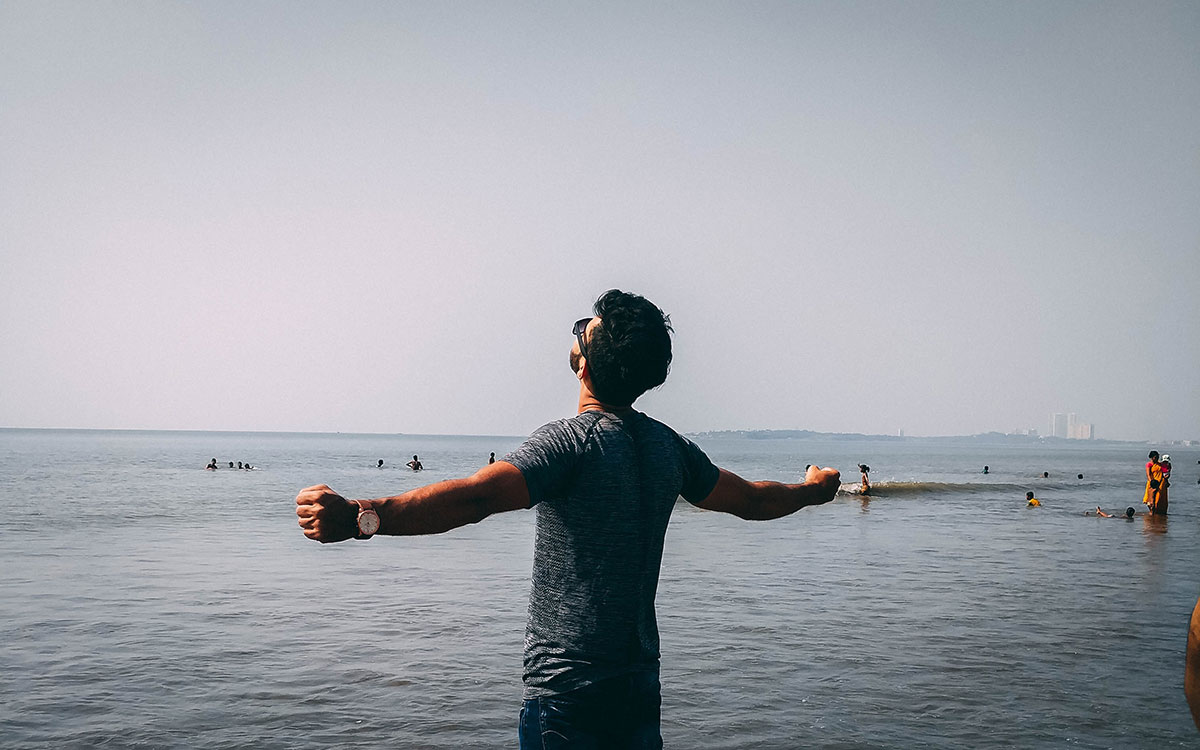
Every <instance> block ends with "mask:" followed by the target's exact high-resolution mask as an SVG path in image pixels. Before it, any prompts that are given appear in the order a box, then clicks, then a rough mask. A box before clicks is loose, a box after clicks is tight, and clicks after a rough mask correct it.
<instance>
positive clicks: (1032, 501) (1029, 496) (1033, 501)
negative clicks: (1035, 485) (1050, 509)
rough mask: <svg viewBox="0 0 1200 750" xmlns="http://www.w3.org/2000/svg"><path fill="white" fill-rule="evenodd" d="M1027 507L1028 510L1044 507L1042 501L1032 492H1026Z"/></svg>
mask: <svg viewBox="0 0 1200 750" xmlns="http://www.w3.org/2000/svg"><path fill="white" fill-rule="evenodd" d="M1025 507H1026V508H1040V507H1042V501H1041V500H1038V499H1037V498H1036V497H1034V496H1033V493H1032V492H1026V493H1025Z"/></svg>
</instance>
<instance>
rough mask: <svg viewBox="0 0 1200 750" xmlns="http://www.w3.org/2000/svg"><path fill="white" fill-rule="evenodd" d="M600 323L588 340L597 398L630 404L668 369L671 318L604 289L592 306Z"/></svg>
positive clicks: (647, 303) (643, 302) (640, 301)
mask: <svg viewBox="0 0 1200 750" xmlns="http://www.w3.org/2000/svg"><path fill="white" fill-rule="evenodd" d="M592 310H593V311H594V312H595V314H596V316H597V317H599V318H600V322H599V323H597V324H596V325H594V326H592V330H591V332H590V333H589V334H588V337H587V361H588V369H589V370H590V371H591V376H592V392H593V393H594V394H595V396H596V398H598V399H600V400H601V401H602V402H604V403H606V404H612V405H613V406H629V405H630V404H632V403H633V402H634V401H635V400H637V398H638V396H641V395H642V394H643V393H645V392H646V391H648V390H650V389H651V388H657V387H658V386H660V385H662V384H663V381H665V380H666V379H667V371H668V370H670V369H671V330H672V329H671V318H670V317H668V316H667V314H666V313H664V312H663V311H662V310H660V309H658V307H656V306H655V305H654V303H653V302H651V301H650V300H648V299H646V298H645V297H641V296H639V295H636V294H630V293H628V292H622V291H621V290H619V289H609V290H608V291H607V292H605V293H604V294H602V295H600V298H599V299H598V300H596V304H595V305H594V306H593V307H592Z"/></svg>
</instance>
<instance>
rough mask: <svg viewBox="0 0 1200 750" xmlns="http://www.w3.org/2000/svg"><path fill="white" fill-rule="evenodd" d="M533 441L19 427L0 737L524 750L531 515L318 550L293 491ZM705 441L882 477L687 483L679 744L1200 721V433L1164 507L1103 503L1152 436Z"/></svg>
mask: <svg viewBox="0 0 1200 750" xmlns="http://www.w3.org/2000/svg"><path fill="white" fill-rule="evenodd" d="M518 442H519V439H518V438H475V437H418V436H364V435H286V434H252V433H161V432H159V433H154V432H74V431H25V430H0V507H2V508H3V510H4V513H5V523H3V524H0V570H2V573H0V746H3V747H39V748H61V747H95V746H105V747H171V746H178V747H205V748H233V747H263V748H270V747H281V748H283V747H287V748H309V747H311V748H317V747H328V746H337V747H364V748H365V747H385V746H386V747H412V748H490V747H506V746H507V747H515V745H516V731H515V726H516V717H517V710H518V708H519V699H520V690H521V688H520V674H521V643H522V633H523V627H524V616H525V606H526V600H527V594H528V581H529V567H530V561H531V559H532V554H531V548H532V543H533V523H532V521H533V514H532V513H531V512H526V511H522V512H516V513H510V514H506V515H503V516H498V517H494V518H491V519H488V520H486V521H485V522H483V523H482V524H479V525H477V526H474V527H470V528H465V529H460V530H457V531H454V532H451V533H449V534H444V535H440V536H434V537H423V538H402V539H393V538H380V539H375V540H372V541H370V542H349V543H345V544H340V545H324V546H323V545H318V544H315V543H313V542H310V541H308V540H306V539H305V538H304V537H303V536H302V535H301V534H300V531H299V528H298V527H297V526H296V521H295V514H294V505H293V502H294V496H295V493H296V491H297V490H298V489H299V488H301V487H303V486H305V485H309V484H316V483H320V482H325V483H328V484H330V485H332V486H333V487H334V488H335V489H337V490H339V491H341V492H343V493H344V494H347V495H350V496H359V497H362V496H379V495H386V494H395V493H397V492H400V491H402V490H405V489H408V488H411V487H414V486H417V484H418V483H425V482H430V481H436V480H438V479H444V478H450V477H454V476H460V475H463V474H466V473H469V472H471V471H473V470H474V469H475V468H477V467H478V466H479V465H481V463H482V462H484V461H486V459H487V455H488V453H489V452H491V451H496V452H497V453H498V454H499V455H503V453H504V452H505V451H507V450H509V449H510V448H512V447H514V446H515V445H516V444H517V443H518ZM698 442H699V443H700V444H701V446H702V447H704V448H705V449H706V450H707V451H708V452H709V454H710V455H711V456H712V457H713V458H714V460H716V461H717V462H718V463H719V464H721V465H723V466H725V467H727V468H729V469H732V470H733V471H736V472H738V473H741V474H743V475H745V476H747V477H749V478H757V479H779V480H790V479H794V478H795V477H796V476H797V475H798V472H800V471H801V470H802V469H803V466H804V464H806V463H809V462H815V463H820V464H822V465H824V464H827V463H829V464H833V465H835V466H838V467H839V468H841V469H842V470H843V473H844V476H845V478H847V479H851V478H855V479H856V478H857V472H856V471H853V472H852V469H853V467H854V466H855V464H857V463H858V462H860V461H865V462H867V463H869V464H871V466H872V467H873V469H874V471H873V473H872V477H873V479H874V481H875V482H876V483H877V490H876V494H875V495H874V496H873V498H872V499H870V500H865V499H863V498H860V497H858V496H856V495H853V494H849V493H847V494H844V495H842V496H839V498H838V499H837V500H835V501H834V502H833V503H831V504H829V505H827V506H822V507H818V508H809V509H806V510H804V511H801V512H800V513H797V514H796V515H794V516H791V517H789V518H786V519H782V520H779V521H773V522H769V523H747V522H744V521H740V520H737V519H735V518H732V517H728V516H723V515H721V514H715V513H705V512H702V511H698V510H696V509H694V508H691V507H690V506H688V505H686V504H680V505H679V506H678V508H677V510H676V513H675V516H674V518H673V520H672V522H671V527H670V530H669V531H668V535H667V548H666V554H665V556H664V562H663V572H662V579H661V583H660V587H659V595H658V612H659V624H660V629H661V632H662V648H663V690H664V705H663V711H664V716H663V734H664V738H665V740H666V744H667V746H668V747H677V748H742V747H764V748H776V747H778V748H790V747H837V748H895V747H937V748H942V747H944V748H963V747H1087V748H1110V747H1111V748H1130V747H1145V748H1164V747H1200V734H1198V733H1197V732H1196V729H1195V727H1194V726H1193V725H1192V722H1191V718H1190V716H1189V714H1188V711H1187V707H1186V705H1185V703H1184V699H1183V689H1182V684H1183V648H1184V643H1185V640H1186V631H1187V620H1188V616H1189V614H1190V612H1191V609H1192V606H1193V605H1194V603H1195V601H1196V597H1197V594H1198V593H1200V545H1198V544H1197V537H1198V536H1200V535H1198V533H1197V532H1198V531H1200V513H1198V512H1197V510H1196V507H1197V499H1198V497H1200V492H1198V490H1200V485H1197V484H1196V480H1197V469H1200V466H1197V463H1196V462H1197V459H1198V458H1200V455H1197V452H1196V451H1195V450H1194V449H1193V450H1192V451H1190V452H1189V451H1187V450H1179V451H1174V450H1172V451H1171V453H1172V455H1173V458H1174V459H1175V461H1174V465H1175V467H1176V469H1175V477H1176V478H1175V482H1174V486H1173V488H1172V500H1171V510H1172V515H1171V516H1170V517H1169V518H1168V519H1166V520H1165V521H1164V520H1160V519H1149V518H1137V519H1135V520H1134V521H1126V520H1123V519H1121V520H1117V519H1112V520H1106V519H1096V518H1087V517H1084V516H1083V515H1082V511H1083V510H1085V509H1087V508H1090V507H1094V506H1096V505H1097V504H1099V505H1103V506H1105V508H1107V509H1110V510H1112V509H1122V508H1124V507H1125V506H1127V505H1137V507H1138V508H1139V509H1140V508H1141V505H1140V498H1141V492H1142V479H1141V472H1142V468H1141V467H1142V464H1143V463H1144V462H1145V453H1146V451H1147V450H1148V448H1143V447H1139V446H1133V447H1129V446H1118V445H1102V444H1083V443H1079V444H1059V445H1057V446H1051V447H1036V446H1018V447H1014V446H996V445H990V446H989V445H983V444H968V443H957V444H953V443H932V442H923V441H879V442H848V441H847V442H837V441H833V440H829V441H787V440H750V439H746V438H735V437H713V438H699V439H698ZM413 453H419V454H420V455H421V460H422V461H423V462H424V464H425V466H426V467H427V471H425V472H423V473H422V474H420V475H414V474H412V473H411V472H408V471H406V470H403V469H402V465H403V463H404V461H406V460H407V457H408V456H411V455H412V454H413ZM214 456H215V457H216V458H217V459H218V461H220V462H222V465H224V464H225V462H228V461H231V460H232V461H239V460H240V461H250V462H251V463H253V464H255V465H256V466H257V467H258V468H256V470H254V471H237V470H229V469H223V470H221V471H217V472H206V471H204V470H203V466H204V465H205V463H207V461H208V459H209V458H212V457H214ZM380 458H382V459H384V460H385V462H386V463H385V468H384V469H376V468H375V463H376V461H377V459H380ZM984 464H989V465H990V466H991V468H992V473H990V474H988V475H987V476H984V475H982V474H981V473H979V472H980V469H981V468H982V466H983V465H984ZM1043 471H1049V472H1050V474H1051V476H1050V478H1049V479H1043V478H1041V473H1042V472H1043ZM1079 473H1083V474H1084V479H1082V480H1080V479H1077V478H1076V475H1077V474H1079ZM1026 490H1033V491H1034V492H1036V493H1037V495H1038V497H1039V498H1041V499H1042V500H1043V502H1044V503H1045V507H1043V508H1041V509H1026V508H1024V494H1025V491H1026Z"/></svg>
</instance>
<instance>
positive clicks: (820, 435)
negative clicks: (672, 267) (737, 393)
mask: <svg viewBox="0 0 1200 750" xmlns="http://www.w3.org/2000/svg"><path fill="white" fill-rule="evenodd" d="M0 432H110V433H113V432H115V433H127V434H129V433H171V434H194V435H275V436H281V435H345V436H347V437H353V436H361V437H404V438H414V437H416V438H421V437H428V438H439V437H465V438H502V439H518V440H520V439H524V438H525V437H526V435H466V434H457V433H408V432H330V431H320V432H310V431H295V430H183V429H177V430H169V429H146V428H139V427H0ZM684 434H686V435H687V436H688V437H691V438H700V439H704V438H744V439H747V440H796V441H814V440H840V441H845V442H889V443H903V442H910V443H935V444H936V443H941V444H947V443H953V444H960V445H961V444H970V445H1043V446H1062V447H1080V448H1082V447H1085V446H1088V445H1104V446H1121V445H1142V446H1145V445H1155V446H1170V447H1180V448H1196V447H1200V440H1157V441H1156V440H1110V439H1100V438H1096V439H1092V440H1075V439H1068V438H1060V437H1047V436H1045V435H1015V434H1008V433H1004V432H983V433H979V434H975V435H936V436H917V435H869V434H864V433H860V432H817V431H815V430H704V431H700V432H687V433H684Z"/></svg>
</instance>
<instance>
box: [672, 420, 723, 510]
mask: <svg viewBox="0 0 1200 750" xmlns="http://www.w3.org/2000/svg"><path fill="white" fill-rule="evenodd" d="M679 441H680V444H681V445H682V446H683V466H684V477H683V488H682V489H680V491H679V494H680V495H682V496H683V499H684V500H687V501H688V502H689V503H691V504H692V505H698V504H700V503H702V502H704V499H705V498H707V497H708V496H709V495H710V494H712V491H713V488H714V487H716V486H717V478H718V477H720V475H721V471H720V470H719V469H718V468H717V466H716V464H714V463H713V462H712V461H711V460H710V459H709V457H708V454H706V453H705V452H704V451H702V450H701V449H700V446H698V445H696V444H695V443H693V442H692V441H691V440H688V439H687V438H685V437H684V436H682V435H680V436H679Z"/></svg>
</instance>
